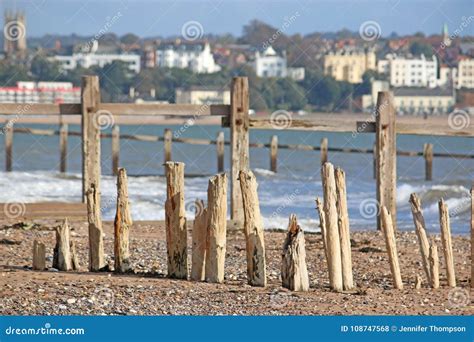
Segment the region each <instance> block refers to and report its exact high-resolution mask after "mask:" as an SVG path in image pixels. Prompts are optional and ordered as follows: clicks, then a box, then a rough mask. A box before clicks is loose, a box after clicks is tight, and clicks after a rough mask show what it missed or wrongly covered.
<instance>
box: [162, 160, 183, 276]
mask: <svg viewBox="0 0 474 342" xmlns="http://www.w3.org/2000/svg"><path fill="white" fill-rule="evenodd" d="M165 171H166V203H165V215H166V246H167V251H168V277H170V278H176V279H187V278H188V256H187V232H186V208H185V205H184V163H177V162H166V163H165Z"/></svg>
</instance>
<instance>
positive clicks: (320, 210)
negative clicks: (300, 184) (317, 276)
mask: <svg viewBox="0 0 474 342" xmlns="http://www.w3.org/2000/svg"><path fill="white" fill-rule="evenodd" d="M316 209H317V210H318V213H319V228H321V239H322V240H323V248H324V256H325V257H326V263H329V259H328V251H327V247H326V244H327V242H326V214H325V213H324V209H323V203H322V202H321V199H320V198H319V197H318V198H316ZM328 267H329V264H328Z"/></svg>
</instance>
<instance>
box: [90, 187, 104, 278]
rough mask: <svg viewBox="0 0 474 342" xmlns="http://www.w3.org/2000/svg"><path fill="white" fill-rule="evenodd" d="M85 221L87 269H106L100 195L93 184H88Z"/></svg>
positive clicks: (92, 270)
mask: <svg viewBox="0 0 474 342" xmlns="http://www.w3.org/2000/svg"><path fill="white" fill-rule="evenodd" d="M88 189H89V190H88V192H87V194H86V196H87V221H88V223H89V270H90V271H91V272H99V271H103V270H107V269H108V266H107V265H106V263H105V258H104V240H103V236H102V235H103V233H104V231H103V229H102V218H101V214H100V195H99V190H98V189H97V188H96V186H95V184H91V185H90V186H88Z"/></svg>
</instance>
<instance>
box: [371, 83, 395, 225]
mask: <svg viewBox="0 0 474 342" xmlns="http://www.w3.org/2000/svg"><path fill="white" fill-rule="evenodd" d="M376 111H377V114H378V115H377V116H376V128H377V132H376V133H375V145H376V146H375V147H376V156H377V165H376V166H377V167H376V193H377V202H378V205H379V208H381V207H386V208H387V210H388V211H389V213H390V214H391V215H392V218H393V225H394V229H396V227H397V221H396V217H397V203H396V200H397V196H396V191H397V149H396V133H395V108H394V106H393V95H392V93H390V92H383V91H381V92H379V94H378V98H377V109H376ZM381 227H382V225H381V216H380V210H379V214H378V215H377V229H378V230H380V229H381Z"/></svg>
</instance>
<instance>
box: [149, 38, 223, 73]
mask: <svg viewBox="0 0 474 342" xmlns="http://www.w3.org/2000/svg"><path fill="white" fill-rule="evenodd" d="M155 65H156V67H158V68H179V69H190V70H192V71H193V72H195V73H198V74H209V73H214V72H218V71H219V70H221V67H220V66H219V65H217V64H216V62H215V60H214V56H213V55H212V53H211V47H210V45H209V43H207V42H205V43H194V42H193V43H188V42H186V43H184V42H181V41H180V40H177V41H175V42H173V43H164V44H160V45H159V46H158V48H157V50H156V64H155Z"/></svg>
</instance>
